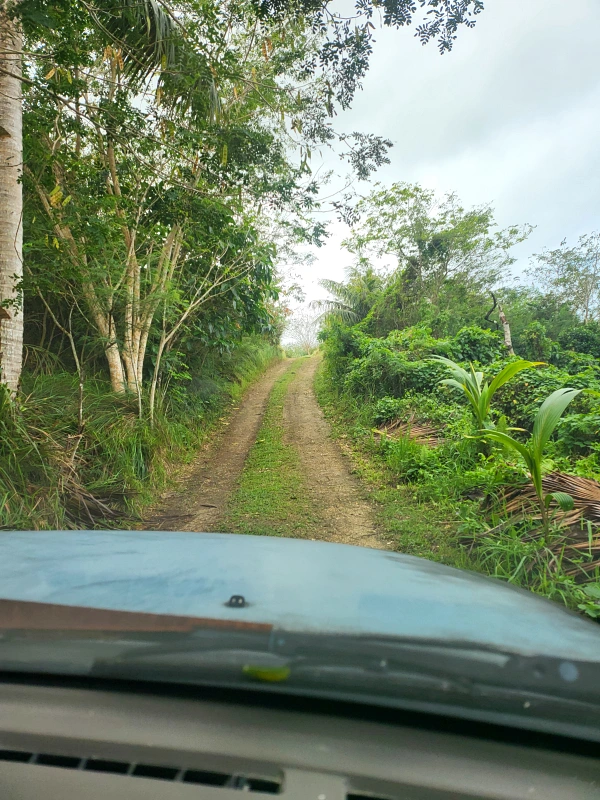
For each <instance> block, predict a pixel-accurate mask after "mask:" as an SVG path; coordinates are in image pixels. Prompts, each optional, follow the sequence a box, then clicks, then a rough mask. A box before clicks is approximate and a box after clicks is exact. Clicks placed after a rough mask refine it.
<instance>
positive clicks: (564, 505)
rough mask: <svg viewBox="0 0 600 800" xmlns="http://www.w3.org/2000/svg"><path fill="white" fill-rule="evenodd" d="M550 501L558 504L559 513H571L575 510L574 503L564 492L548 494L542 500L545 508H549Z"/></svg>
mask: <svg viewBox="0 0 600 800" xmlns="http://www.w3.org/2000/svg"><path fill="white" fill-rule="evenodd" d="M552 500H555V501H556V502H557V503H558V505H559V507H560V510H561V511H572V510H573V509H574V508H575V501H574V500H573V498H572V497H571V495H570V494H567V493H566V492H550V494H547V495H546V497H545V499H544V502H545V504H546V508H548V507H549V506H550V503H551V502H552Z"/></svg>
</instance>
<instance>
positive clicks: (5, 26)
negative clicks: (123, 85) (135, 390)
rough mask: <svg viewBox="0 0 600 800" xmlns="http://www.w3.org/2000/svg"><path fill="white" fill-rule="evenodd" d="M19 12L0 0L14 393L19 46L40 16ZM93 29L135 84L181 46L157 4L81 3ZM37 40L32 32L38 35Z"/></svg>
mask: <svg viewBox="0 0 600 800" xmlns="http://www.w3.org/2000/svg"><path fill="white" fill-rule="evenodd" d="M34 5H35V4H32V3H27V4H26V5H25V9H26V10H25V14H26V15H27V16H23V18H20V17H19V16H18V15H19V5H18V4H16V3H14V2H12V1H11V0H0V121H1V122H0V308H1V309H4V312H5V313H3V314H2V319H1V320H0V383H4V384H6V385H7V387H8V389H9V391H10V392H11V393H14V392H16V390H17V388H18V385H19V379H20V376H21V369H22V351H23V310H22V289H21V283H22V278H23V228H22V217H23V196H22V190H21V173H22V162H23V134H22V129H23V122H22V119H23V107H22V100H21V97H22V88H21V85H22V58H23V53H22V41H23V33H22V27H23V23H25V24H27V22H28V21H30V20H31V19H35V18H36V17H35V15H36V14H41V13H44V12H45V8H44V7H45V5H46V4H45V2H44V0H40V1H39V8H34ZM81 5H82V7H83V8H84V9H85V10H86V11H87V12H88V14H89V17H90V23H91V24H93V25H94V26H95V27H96V28H97V29H98V30H99V31H100V33H102V34H103V35H105V37H106V38H107V41H112V42H113V43H116V44H117V45H118V47H119V49H120V50H121V51H122V53H123V57H124V61H125V65H126V68H127V70H128V73H129V74H130V75H131V76H132V77H134V78H137V79H143V78H147V77H148V76H149V75H150V74H152V73H153V72H154V71H160V70H165V69H167V68H170V67H171V66H172V65H173V64H174V61H175V59H176V55H177V47H176V43H177V44H179V43H182V42H183V39H182V38H181V35H180V31H179V27H178V25H177V22H176V20H175V18H174V17H173V16H171V14H170V13H169V11H168V9H167V8H166V7H163V6H162V4H160V3H159V2H157V0H123V1H122V2H117V0H108V2H107V1H106V0H103V2H102V4H101V7H100V6H94V4H93V3H90V2H85V0H81ZM38 34H39V31H38Z"/></svg>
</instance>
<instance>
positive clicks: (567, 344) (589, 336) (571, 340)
mask: <svg viewBox="0 0 600 800" xmlns="http://www.w3.org/2000/svg"><path fill="white" fill-rule="evenodd" d="M558 341H559V343H560V345H561V346H562V347H564V348H565V350H575V351H576V352H577V353H587V354H589V355H591V356H593V357H594V358H596V359H599V360H600V323H599V322H588V323H587V325H578V326H577V327H576V328H570V329H569V330H568V331H566V332H565V333H563V334H562V335H561V336H560V338H559V340H558Z"/></svg>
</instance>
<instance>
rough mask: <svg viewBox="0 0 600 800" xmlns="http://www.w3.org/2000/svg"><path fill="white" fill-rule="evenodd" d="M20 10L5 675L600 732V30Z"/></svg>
mask: <svg viewBox="0 0 600 800" xmlns="http://www.w3.org/2000/svg"><path fill="white" fill-rule="evenodd" d="M34 5H35V4H34ZM46 5H47V4H46ZM32 9H33V6H32V5H31V4H30V3H20V4H16V5H14V8H11V9H10V10H9V9H8V8H6V9H4V8H2V9H0V62H1V64H0V117H1V118H2V122H1V125H0V165H1V166H2V169H0V195H1V197H2V202H1V205H2V209H0V530H1V533H0V670H4V671H5V673H6V674H8V673H11V674H19V673H21V672H23V673H27V674H29V675H32V674H38V673H43V674H47V673H53V674H56V675H57V676H60V675H62V676H64V675H67V674H68V675H71V676H72V675H78V676H79V675H81V676H88V677H90V676H95V677H96V678H101V677H105V678H110V679H113V678H115V679H119V678H127V679H128V680H139V681H140V682H142V681H145V680H148V681H150V680H157V681H166V682H173V683H182V684H186V685H187V684H196V683H199V684H202V685H209V684H210V683H211V682H212V683H221V684H223V685H228V686H234V687H238V688H239V687H244V686H247V685H252V686H259V687H262V690H265V691H267V690H268V691H283V690H285V691H294V692H301V693H302V692H305V693H307V694H309V695H315V694H319V695H324V696H330V697H333V696H340V697H341V696H344V697H350V698H354V699H355V700H356V699H357V698H362V700H363V701H365V702H366V701H367V699H368V698H373V697H375V698H377V702H381V703H383V704H386V703H387V704H391V705H397V704H401V703H402V702H405V703H407V702H427V703H433V704H434V705H435V704H437V705H438V706H439V707H440V708H441V707H442V706H445V705H448V704H450V705H451V706H452V708H453V709H455V711H456V709H458V708H461V709H463V711H464V710H465V709H470V711H471V712H474V711H477V713H482V714H488V713H490V714H491V713H498V714H500V713H502V714H504V713H506V714H512V713H514V714H515V715H516V717H518V718H519V719H520V718H521V717H523V715H525V716H524V719H525V718H531V719H533V718H536V719H538V720H540V719H543V720H545V723H544V724H546V723H548V724H550V722H549V721H550V720H554V721H555V722H556V723H557V724H559V723H560V724H561V725H567V724H571V722H573V719H574V718H575V717H577V715H578V714H579V722H581V724H583V725H588V720H590V722H589V726H590V729H591V728H594V729H595V727H594V725H595V723H593V722H592V721H591V720H593V717H594V714H596V703H597V698H596V689H595V686H596V683H597V672H596V670H597V668H598V665H599V664H600V628H599V627H598V620H600V231H599V228H598V222H597V219H598V212H599V211H600V209H599V207H598V192H597V177H596V176H597V174H598V169H597V167H598V162H599V156H598V144H597V136H595V133H594V132H595V131H596V130H597V127H598V126H597V124H596V119H595V117H596V115H597V113H598V112H597V109H598V107H599V105H598V102H597V99H598V98H597V95H598V93H599V92H600V82H599V79H598V70H597V68H596V60H597V42H596V38H597V36H596V31H597V29H598V23H600V9H599V8H597V7H596V5H595V4H593V3H591V2H589V0H576V1H575V2H573V3H571V4H569V7H568V9H566V10H565V4H564V3H563V2H561V0H530V2H529V3H527V4H523V3H520V2H517V0H484V2H482V0H460V2H453V3H440V2H438V0H420V2H418V3H414V2H412V0H390V1H389V2H387V1H386V2H385V3H383V4H382V3H380V2H378V0H357V2H354V0H323V2H313V0H261V2H253V1H249V2H241V1H240V0H223V1H222V0H214V1H213V0H207V2H203V3H197V2H192V0H189V1H188V0H159V1H158V2H154V0H153V1H152V2H150V1H149V0H148V2H146V0H142V2H140V3H130V2H123V3H120V2H116V0H111V2H109V3H105V2H102V3H100V2H94V1H93V0H91V2H85V3H78V2H74V3H68V4H60V3H59V4H53V5H52V6H51V7H50V8H44V9H43V13H42V12H41V11H39V10H37V11H36V10H35V9H33V10H32ZM38 11H39V13H38ZM557 20H560V24H559V23H558V22H557ZM2 65H4V66H3V67H2ZM130 615H134V616H133V617H132V616H130ZM534 696H535V698H537V699H536V700H535V702H534ZM444 698H445V699H444ZM449 698H450V699H449ZM542 698H543V699H542ZM446 701H448V702H446ZM525 703H527V704H529V705H527V706H525V705H524V704H525ZM532 704H533V705H532ZM586 704H587V706H586ZM580 706H581V708H584V707H585V708H587V711H585V712H584V711H581V713H580V712H579V711H576V709H579V708H580ZM532 708H533V710H530V709H532ZM524 709H525V710H526V713H525V711H524ZM521 722H523V720H521ZM519 724H521V723H519ZM523 724H525V723H523ZM590 735H591V734H590ZM594 735H595V734H594Z"/></svg>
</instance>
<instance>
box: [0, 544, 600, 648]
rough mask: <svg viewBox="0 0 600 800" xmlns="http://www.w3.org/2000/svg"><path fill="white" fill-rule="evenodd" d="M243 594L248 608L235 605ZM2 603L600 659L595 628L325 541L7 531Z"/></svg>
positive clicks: (419, 566)
mask: <svg viewBox="0 0 600 800" xmlns="http://www.w3.org/2000/svg"><path fill="white" fill-rule="evenodd" d="M232 595H243V596H244V598H245V600H246V602H247V604H248V605H247V606H246V607H245V608H230V607H228V606H227V605H225V604H226V603H227V601H228V600H229V598H230V597H231V596H232ZM0 598H2V599H7V600H29V601H36V602H43V603H56V604H65V605H72V606H86V607H90V608H102V609H115V610H123V611H139V612H150V613H154V614H174V615H185V616H194V617H203V618H212V619H220V620H240V621H242V620H243V621H246V622H259V623H269V624H273V625H275V626H277V627H281V628H285V629H287V630H296V631H311V632H315V631H317V632H325V631H329V632H332V633H333V632H339V633H352V634H356V633H361V634H380V635H385V636H410V637H413V636H416V637H423V638H426V639H432V638H439V639H442V640H444V641H447V640H461V641H473V642H474V643H478V644H481V645H489V646H494V647H499V648H503V649H508V650H512V651H516V652H522V653H529V654H533V653H540V654H545V655H554V656H558V657H569V658H575V659H582V660H598V661H600V626H598V625H595V624H594V623H591V622H588V621H587V620H585V619H583V618H579V617H577V616H576V615H574V614H571V613H569V612H567V611H566V610H564V609H563V608H561V607H560V606H558V605H556V604H554V603H550V602H548V601H546V600H544V599H542V598H540V597H537V596H536V595H534V594H531V593H529V592H523V591H520V590H516V589H514V588H513V587H510V586H508V585H506V584H504V583H501V582H499V581H496V580H493V579H490V578H485V577H483V576H481V575H478V574H476V573H472V572H467V571H463V570H456V569H452V568H450V567H445V566H443V565H441V564H436V563H434V562H431V561H427V560H425V559H420V558H414V557H412V556H406V555H401V554H399V553H390V552H387V551H383V550H370V549H366V548H360V547H352V546H349V545H339V544H332V543H328V542H313V541H303V540H298V539H278V538H269V537H253V536H238V535H231V534H218V533H205V534H199V533H167V532H139V531H74V532H7V533H2V534H0Z"/></svg>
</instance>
